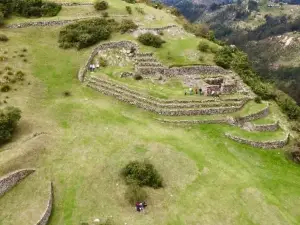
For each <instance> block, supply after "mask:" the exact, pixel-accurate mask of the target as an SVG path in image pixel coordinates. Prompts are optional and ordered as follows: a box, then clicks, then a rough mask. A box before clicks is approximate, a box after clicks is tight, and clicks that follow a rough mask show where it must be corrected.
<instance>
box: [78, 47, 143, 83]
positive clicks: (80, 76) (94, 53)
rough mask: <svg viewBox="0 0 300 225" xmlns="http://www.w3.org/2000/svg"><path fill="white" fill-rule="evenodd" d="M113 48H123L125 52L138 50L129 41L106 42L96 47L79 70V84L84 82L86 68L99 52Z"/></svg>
mask: <svg viewBox="0 0 300 225" xmlns="http://www.w3.org/2000/svg"><path fill="white" fill-rule="evenodd" d="M114 48H125V49H127V50H130V49H131V48H135V49H138V45H137V44H135V43H134V42H131V41H117V42H107V43H103V44H100V45H98V46H97V47H96V48H94V49H93V51H92V53H91V54H90V56H89V58H88V60H87V62H86V63H85V65H84V66H83V67H82V68H81V69H80V70H79V72H78V75H77V77H78V79H79V81H80V82H83V81H84V78H85V74H86V72H87V71H88V67H89V65H90V64H91V62H92V61H93V59H94V57H95V56H96V55H97V54H98V52H99V51H101V50H106V49H114Z"/></svg>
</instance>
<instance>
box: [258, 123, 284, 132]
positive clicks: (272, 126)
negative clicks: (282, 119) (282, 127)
mask: <svg viewBox="0 0 300 225" xmlns="http://www.w3.org/2000/svg"><path fill="white" fill-rule="evenodd" d="M253 125H254V126H253V130H254V131H276V130H278V128H279V122H278V121H277V122H276V123H274V124H262V125H257V124H253Z"/></svg>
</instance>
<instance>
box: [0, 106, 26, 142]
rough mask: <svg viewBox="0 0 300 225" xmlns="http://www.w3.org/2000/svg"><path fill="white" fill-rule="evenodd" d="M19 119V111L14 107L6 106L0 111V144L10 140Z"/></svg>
mask: <svg viewBox="0 0 300 225" xmlns="http://www.w3.org/2000/svg"><path fill="white" fill-rule="evenodd" d="M20 119H21V111H20V110H19V109H18V108H15V107H6V108H5V109H3V110H1V111H0V144H3V143H5V142H6V141H8V140H10V139H11V137H12V134H13V132H14V130H15V128H16V125H17V122H18V121H19V120H20Z"/></svg>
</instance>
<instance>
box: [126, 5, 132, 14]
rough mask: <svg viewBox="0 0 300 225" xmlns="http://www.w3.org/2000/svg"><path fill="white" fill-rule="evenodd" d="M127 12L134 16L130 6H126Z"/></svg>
mask: <svg viewBox="0 0 300 225" xmlns="http://www.w3.org/2000/svg"><path fill="white" fill-rule="evenodd" d="M126 11H127V12H128V14H132V9H131V7H130V6H126Z"/></svg>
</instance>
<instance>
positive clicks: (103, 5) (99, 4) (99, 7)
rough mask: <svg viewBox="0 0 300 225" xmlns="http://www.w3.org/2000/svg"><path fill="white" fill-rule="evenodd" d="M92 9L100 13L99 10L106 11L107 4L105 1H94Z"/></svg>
mask: <svg viewBox="0 0 300 225" xmlns="http://www.w3.org/2000/svg"><path fill="white" fill-rule="evenodd" d="M94 8H95V9H96V10H97V11H100V10H106V9H108V3H107V2H106V1H100V0H96V1H95V2H94Z"/></svg>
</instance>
